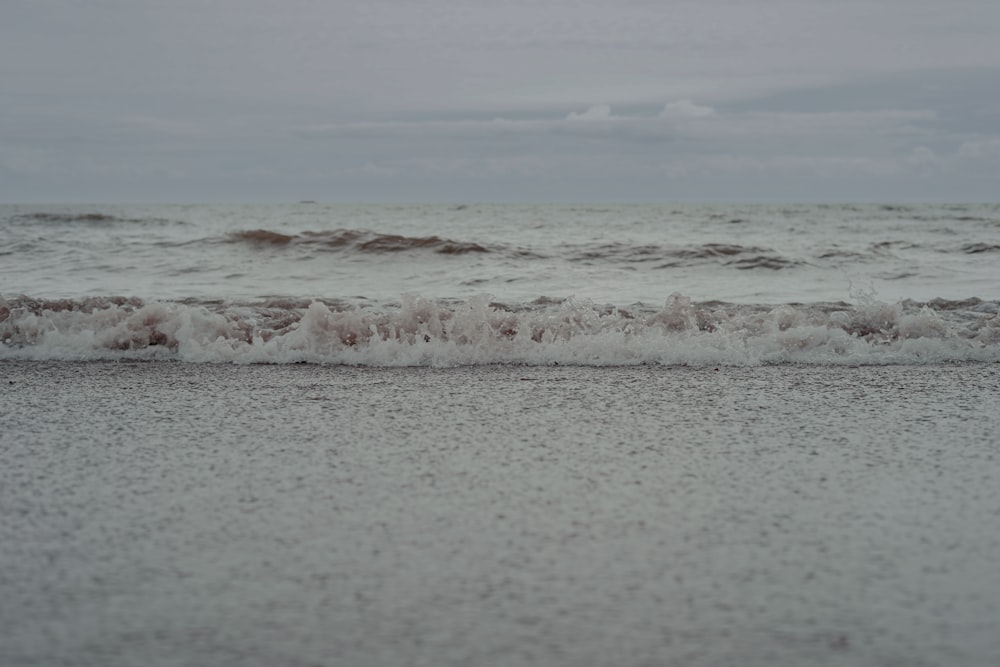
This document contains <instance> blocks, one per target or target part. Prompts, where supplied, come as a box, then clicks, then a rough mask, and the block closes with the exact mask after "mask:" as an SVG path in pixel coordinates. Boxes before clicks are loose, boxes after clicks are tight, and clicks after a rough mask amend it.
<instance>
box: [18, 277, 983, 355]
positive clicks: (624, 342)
mask: <svg viewBox="0 0 1000 667" xmlns="http://www.w3.org/2000/svg"><path fill="white" fill-rule="evenodd" d="M0 359H49V360H96V359H138V360H173V361H187V362H237V363H298V362H312V363H328V364H351V365H369V366H413V365H429V366H457V365H469V364H473V365H474V364H533V365H546V364H577V365H597V366H601V365H628V364H641V363H654V364H663V365H720V364H725V365H757V364H774V363H808V364H925V363H942V362H967V361H986V362H1000V302H997V301H983V300H981V299H978V298H971V299H965V300H959V301H943V300H936V301H931V302H926V303H917V302H911V301H904V302H901V303H897V304H887V303H878V302H871V303H865V304H860V305H850V304H847V303H842V302H833V303H815V304H786V305H780V306H764V305H758V306H753V305H738V304H728V303H723V302H702V303H694V302H692V301H691V300H690V299H688V298H686V297H684V296H682V295H679V294H675V295H673V296H671V297H670V299H668V300H667V302H666V303H665V304H664V306H663V307H662V308H641V307H628V308H623V307H617V306H600V305H596V304H593V303H590V302H585V301H576V300H572V299H570V300H560V299H550V298H545V297H540V298H539V299H536V300H534V301H532V302H530V303H524V304H502V303H497V302H494V301H491V300H490V299H489V298H488V297H485V296H484V297H481V298H476V299H471V300H468V301H436V300H432V299H427V298H423V297H419V296H407V297H405V298H403V299H402V300H401V301H400V302H399V303H395V304H382V305H378V306H371V307H358V306H355V305H351V304H348V303H346V302H342V301H338V300H322V301H321V300H305V299H295V298H288V299H271V300H268V301H260V302H252V303H225V302H219V301H200V302H199V301H187V302H161V301H150V302H145V301H142V300H139V299H129V298H124V297H103V298H90V299H80V300H72V299H64V300H40V299H32V298H30V297H26V296H21V297H13V298H9V299H6V300H4V299H0Z"/></svg>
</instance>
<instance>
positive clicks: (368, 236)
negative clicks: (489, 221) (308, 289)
mask: <svg viewBox="0 0 1000 667" xmlns="http://www.w3.org/2000/svg"><path fill="white" fill-rule="evenodd" d="M228 238H229V240H230V241H231V242H237V243H242V242H247V243H253V244H258V245H267V246H285V245H296V246H312V247H324V248H347V247H349V248H351V249H352V250H356V251H358V252H404V251H407V250H432V251H434V252H437V253H441V254H444V255H462V254H465V253H485V252H489V249H488V248H486V247H485V246H482V245H480V244H478V243H468V242H461V241H452V240H450V239H442V238H440V237H438V236H401V235H399V234H379V233H377V232H368V231H359V230H354V229H335V230H331V231H322V232H309V231H307V232H302V233H301V234H282V233H280V232H273V231H270V230H266V229H253V230H248V231H239V232H234V233H232V234H230V235H229V237H228Z"/></svg>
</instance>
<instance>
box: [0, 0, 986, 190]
mask: <svg viewBox="0 0 1000 667" xmlns="http://www.w3.org/2000/svg"><path fill="white" fill-rule="evenodd" d="M998 195H1000V2H996V0H949V1H948V2H944V1H942V0H934V1H928V0H881V1H878V2H875V1H872V0H866V1H857V0H838V1H837V2H830V1H829V0H823V1H819V0H794V1H791V0H742V1H739V0H681V1H675V2H667V1H660V2H655V1H648V0H617V1H615V2H597V1H596V0H548V1H545V0H543V1H538V2H528V1H522V0H509V1H504V0H491V1H486V0H465V1H463V2H458V1H452V2H446V1H443V0H426V1H421V0H412V1H410V2H404V1H402V0H356V1H354V2H343V1H340V0H170V1H165V0H0V200H2V201H7V202H27V201H136V200H138V201H218V200H236V201H239V200H298V199H316V200H326V201H341V200H342V201H442V202H451V201H778V200H780V201H792V200H794V201H873V200H874V201H903V200H910V201H927V200H938V201H942V200H976V201H997V200H998V198H1000V197H998Z"/></svg>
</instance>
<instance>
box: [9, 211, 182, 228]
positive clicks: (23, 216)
mask: <svg viewBox="0 0 1000 667" xmlns="http://www.w3.org/2000/svg"><path fill="white" fill-rule="evenodd" d="M10 219H11V220H12V221H14V222H22V223H43V224H52V225H60V224H63V225H64V224H78V225H93V226H99V227H105V226H112V225H117V224H128V225H138V224H153V225H161V224H180V225H186V224H188V223H184V222H181V221H179V220H166V219H163V218H128V217H121V216H117V215H112V214H110V213H97V212H89V213H54V212H46V211H35V212H32V213H17V214H15V215H12V216H11V218H10Z"/></svg>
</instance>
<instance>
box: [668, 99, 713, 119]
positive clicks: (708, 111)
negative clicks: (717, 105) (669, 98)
mask: <svg viewBox="0 0 1000 667" xmlns="http://www.w3.org/2000/svg"><path fill="white" fill-rule="evenodd" d="M714 113H715V109H713V108H712V107H706V106H701V105H700V104H695V103H694V102H692V101H691V100H688V99H683V100H678V101H677V102H669V103H667V104H666V105H664V107H663V111H661V112H660V118H704V117H705V116H711V115H712V114H714Z"/></svg>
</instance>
